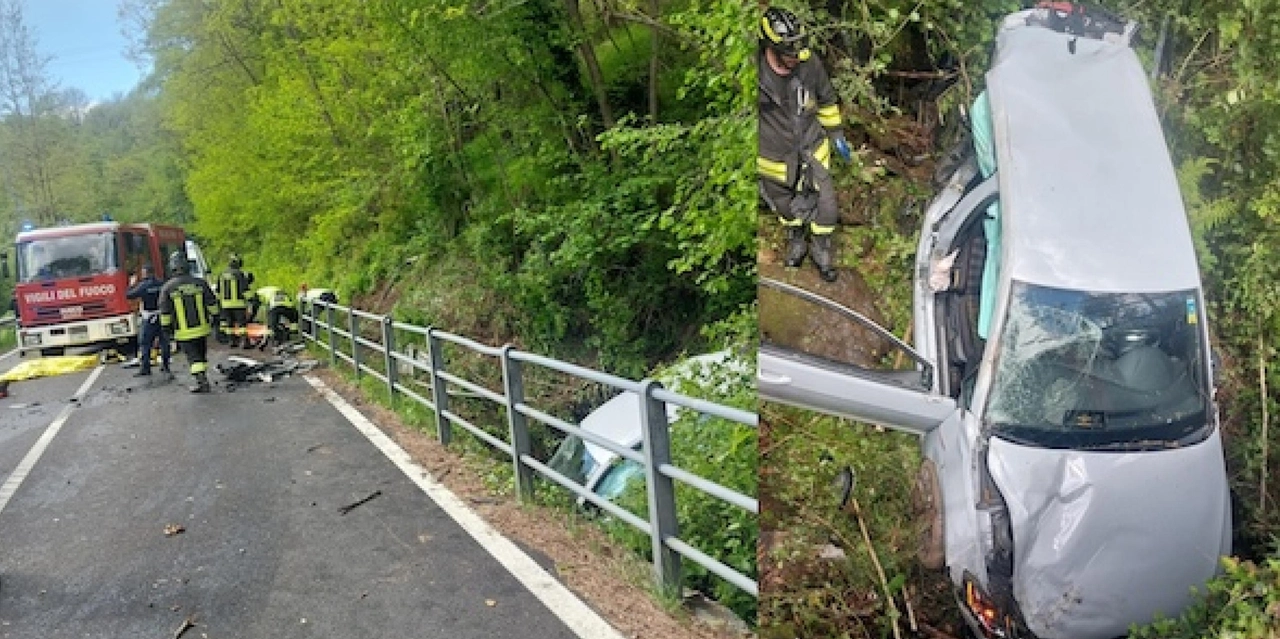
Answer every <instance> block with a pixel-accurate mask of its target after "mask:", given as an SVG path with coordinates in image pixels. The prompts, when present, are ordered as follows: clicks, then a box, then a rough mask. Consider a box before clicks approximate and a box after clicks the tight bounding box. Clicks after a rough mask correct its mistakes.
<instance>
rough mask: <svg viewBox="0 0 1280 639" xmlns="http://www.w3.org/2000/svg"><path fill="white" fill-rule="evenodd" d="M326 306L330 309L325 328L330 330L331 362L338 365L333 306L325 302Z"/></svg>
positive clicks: (332, 364)
mask: <svg viewBox="0 0 1280 639" xmlns="http://www.w3.org/2000/svg"><path fill="white" fill-rule="evenodd" d="M325 308H327V309H329V313H328V318H329V319H328V321H326V322H325V326H324V329H325V330H326V331H328V332H329V364H330V365H331V366H337V365H338V349H337V347H336V346H335V345H334V343H333V306H332V305H330V304H325Z"/></svg>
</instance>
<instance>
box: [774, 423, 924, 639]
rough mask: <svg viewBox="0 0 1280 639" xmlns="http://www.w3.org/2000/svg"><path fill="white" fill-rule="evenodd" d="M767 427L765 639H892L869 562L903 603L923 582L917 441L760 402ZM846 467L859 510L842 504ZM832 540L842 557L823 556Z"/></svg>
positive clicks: (886, 606)
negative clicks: (913, 585) (915, 490)
mask: <svg viewBox="0 0 1280 639" xmlns="http://www.w3.org/2000/svg"><path fill="white" fill-rule="evenodd" d="M761 421H762V429H764V430H765V433H764V434H762V439H763V442H764V443H763V444H762V449H761V455H762V457H763V459H765V460H767V461H766V463H765V465H764V468H763V469H762V475H761V480H760V481H761V491H762V492H761V494H762V500H764V501H763V503H762V505H761V508H762V512H761V522H760V525H761V527H762V529H764V530H765V531H768V542H767V543H764V544H762V546H761V553H762V555H763V556H762V561H763V562H764V566H762V571H764V580H765V581H764V583H765V585H766V587H765V591H764V593H763V595H762V597H761V601H760V622H761V627H762V632H761V636H762V637H764V638H768V639H775V638H776V639H782V638H783V637H845V636H865V637H876V636H888V635H889V631H890V621H889V619H890V616H889V610H890V608H889V605H888V604H887V603H886V601H885V599H884V597H883V585H882V584H881V583H880V581H879V578H878V576H877V574H878V573H877V570H876V568H875V565H874V562H873V560H872V558H871V557H872V553H874V554H875V557H876V560H877V561H879V563H880V564H881V566H882V567H883V569H884V571H885V574H886V579H887V580H888V581H889V585H890V588H891V591H892V592H893V593H894V596H895V597H897V598H901V597H903V596H904V593H903V590H902V589H903V586H904V584H906V583H907V581H908V578H911V579H912V580H915V579H916V568H915V566H914V556H915V549H916V546H915V543H916V540H917V536H918V531H919V521H918V520H917V516H916V513H915V511H914V510H913V508H912V505H911V504H912V502H911V485H912V479H913V478H914V477H915V472H916V469H917V468H918V467H919V465H920V452H919V449H920V444H919V440H918V439H917V438H916V437H911V436H906V435H902V434H898V433H890V432H883V431H881V430H880V429H875V428H871V427H867V426H863V425H860V424H854V423H852V422H849V421H846V420H842V419H837V418H834V417H828V416H824V415H818V414H816V413H810V412H805V411H800V410H796V409H793V408H789V407H783V406H779V405H774V404H763V405H762V407H761ZM846 466H847V467H850V468H852V470H853V472H854V475H855V477H856V482H855V486H854V491H853V494H852V497H853V499H855V500H857V502H858V505H859V506H860V509H859V511H857V512H855V511H853V510H852V509H849V508H845V509H842V508H841V507H840V503H839V494H838V493H839V491H838V489H837V487H836V482H835V480H836V478H837V476H838V475H839V473H840V470H841V469H842V468H844V467H846ZM858 513H860V514H861V516H862V518H863V521H862V523H863V524H865V525H866V527H867V530H868V536H869V537H870V539H871V546H870V547H868V546H867V544H866V543H865V541H864V539H863V536H862V533H861V529H860V527H859V521H858ZM828 543H830V544H833V545H834V547H835V548H838V549H839V550H840V551H841V552H842V553H843V556H842V557H840V558H838V559H823V558H822V555H823V554H824V548H826V546H827V544H828ZM930 614H931V615H936V614H938V611H937V610H931V611H930Z"/></svg>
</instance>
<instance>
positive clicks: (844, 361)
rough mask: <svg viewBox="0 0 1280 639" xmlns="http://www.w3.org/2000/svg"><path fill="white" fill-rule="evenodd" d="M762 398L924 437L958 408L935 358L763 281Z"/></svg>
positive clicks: (821, 302)
mask: <svg viewBox="0 0 1280 639" xmlns="http://www.w3.org/2000/svg"><path fill="white" fill-rule="evenodd" d="M760 309H761V312H760V333H761V343H760V352H759V358H758V362H759V364H758V366H759V370H758V372H757V380H756V383H757V389H758V392H759V394H760V398H761V399H765V400H769V401H775V402H780V403H784V404H790V405H793V406H798V407H801V408H807V409H810V410H815V411H819V412H823V413H827V414H830V415H836V416H838V417H847V418H850V419H855V420H858V421H863V422H868V423H872V424H877V425H880V426H885V427H887V428H894V429H898V430H902V431H906V432H909V433H913V434H917V435H923V434H925V433H927V432H929V431H930V430H933V429H934V428H936V427H937V426H938V425H939V424H941V423H942V421H943V420H945V419H946V418H947V417H948V416H950V415H951V414H953V413H954V412H955V411H956V402H955V400H954V399H952V398H950V397H947V396H943V395H940V394H937V393H935V392H934V391H933V389H932V383H933V381H932V380H933V379H934V375H933V366H934V364H933V363H932V362H929V361H927V360H926V359H925V358H923V357H921V356H920V355H919V354H918V353H917V352H916V351H915V350H914V349H912V348H911V347H910V346H908V345H907V344H906V343H904V342H902V341H901V340H899V339H898V338H897V337H895V336H894V335H893V334H892V333H890V332H889V331H887V330H885V329H884V328H881V327H880V326H879V325H877V324H876V323H875V322H873V321H871V320H870V319H868V318H867V317H865V316H864V315H862V314H860V313H858V312H856V311H854V310H852V309H849V308H848V307H846V306H844V305H842V304H840V303H838V302H835V301H833V300H830V299H827V298H825V297H822V296H821V295H817V294H815V293H812V292H809V291H806V290H804V289H801V288H798V287H795V286H792V285H790V284H786V283H784V282H779V281H777V280H772V279H768V278H761V279H760Z"/></svg>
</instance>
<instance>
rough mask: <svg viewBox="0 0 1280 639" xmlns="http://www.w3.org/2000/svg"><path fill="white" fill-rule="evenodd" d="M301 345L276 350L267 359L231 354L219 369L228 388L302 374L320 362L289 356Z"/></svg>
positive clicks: (269, 381) (218, 366)
mask: <svg viewBox="0 0 1280 639" xmlns="http://www.w3.org/2000/svg"><path fill="white" fill-rule="evenodd" d="M300 347H301V345H290V346H286V347H282V348H280V349H277V350H276V354H277V355H283V357H275V358H272V359H267V360H257V359H254V358H252V357H244V356H243V355H230V356H228V357H227V361H226V363H222V364H218V365H217V369H218V372H219V373H222V376H223V377H225V378H227V382H228V383H227V390H234V389H235V386H236V384H243V383H249V382H266V383H271V382H274V381H276V380H278V379H281V378H284V377H289V376H290V375H300V374H302V373H306V372H308V371H310V370H311V369H313V368H315V367H316V366H317V365H318V363H319V362H317V361H316V360H313V359H295V358H293V357H289V355H291V354H292V353H296V352H298V351H299V350H301V348H300Z"/></svg>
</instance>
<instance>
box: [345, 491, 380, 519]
mask: <svg viewBox="0 0 1280 639" xmlns="http://www.w3.org/2000/svg"><path fill="white" fill-rule="evenodd" d="M381 494H382V491H381V490H375V491H373V494H371V495H369V496H368V497H365V498H364V499H361V500H360V501H358V502H355V503H353V504H347V505H346V506H343V507H342V508H339V509H338V513H339V514H342V515H345V514H347V513H349V512H351V511H353V510H355V509H356V508H357V507H359V506H361V505H362V504H366V503H368V502H370V501H373V499H374V498H375V497H377V496H379V495H381Z"/></svg>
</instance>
